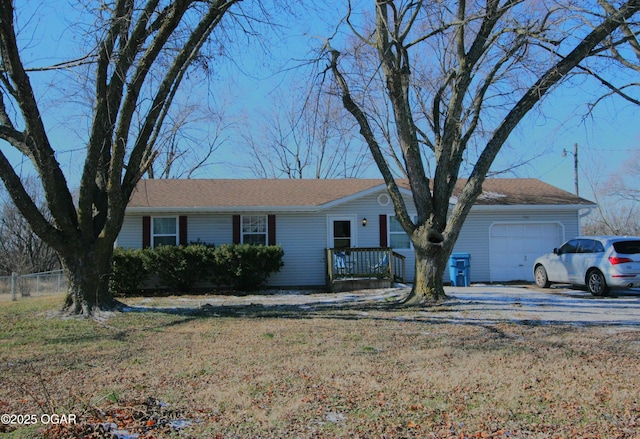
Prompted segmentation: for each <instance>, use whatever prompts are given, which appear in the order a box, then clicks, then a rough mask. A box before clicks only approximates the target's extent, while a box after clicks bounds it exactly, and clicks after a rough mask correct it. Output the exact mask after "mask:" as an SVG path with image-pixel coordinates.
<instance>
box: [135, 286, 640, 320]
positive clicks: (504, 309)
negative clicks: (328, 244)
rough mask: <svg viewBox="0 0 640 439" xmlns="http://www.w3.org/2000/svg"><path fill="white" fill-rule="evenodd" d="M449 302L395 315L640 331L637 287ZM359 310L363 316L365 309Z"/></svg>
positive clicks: (484, 292)
mask: <svg viewBox="0 0 640 439" xmlns="http://www.w3.org/2000/svg"><path fill="white" fill-rule="evenodd" d="M445 291H446V293H447V295H448V296H449V300H447V301H445V302H444V303H442V304H440V305H437V306H434V307H429V308H426V309H425V310H424V311H422V310H420V311H416V310H415V309H411V310H407V314H406V316H405V315H403V314H402V311H399V313H398V316H399V317H398V318H401V319H415V318H419V319H420V320H422V321H433V322H443V323H444V322H446V323H456V322H458V323H465V324H473V323H477V324H494V323H500V322H514V323H528V324H533V323H539V324H544V323H549V324H569V325H583V326H610V327H614V326H617V327H631V328H637V329H640V290H625V291H614V292H612V294H611V295H610V296H609V297H594V296H592V295H590V294H589V293H587V292H586V291H581V290H576V289H571V288H567V287H558V286H556V287H553V288H550V289H539V288H537V287H535V286H530V285H526V286H499V285H498V286H497V285H481V284H479V285H472V286H471V287H445ZM407 292H408V287H406V286H399V287H398V288H393V289H383V290H362V291H355V292H348V293H335V294H330V293H322V294H309V293H308V292H300V291H298V292H295V291H271V292H270V294H262V295H248V296H190V297H177V298H172V299H168V298H167V299H168V300H162V301H161V303H158V301H157V299H143V300H141V301H139V302H137V303H136V304H135V305H133V306H131V307H130V309H131V310H132V311H134V310H136V309H137V310H142V309H146V308H148V307H151V308H157V307H158V306H160V307H162V308H165V309H167V308H173V309H181V308H182V309H185V308H190V309H193V308H205V309H206V308H210V309H213V308H218V307H243V306H251V305H253V306H264V307H269V306H274V307H275V306H280V305H296V306H299V307H300V308H301V309H303V310H312V309H313V308H315V307H318V306H322V307H326V306H327V305H331V304H332V303H335V304H336V305H338V304H345V303H354V302H356V303H357V302H363V303H371V302H378V301H379V302H386V301H390V300H393V299H397V298H399V297H401V296H403V295H405V294H407ZM363 314H366V312H365V311H363Z"/></svg>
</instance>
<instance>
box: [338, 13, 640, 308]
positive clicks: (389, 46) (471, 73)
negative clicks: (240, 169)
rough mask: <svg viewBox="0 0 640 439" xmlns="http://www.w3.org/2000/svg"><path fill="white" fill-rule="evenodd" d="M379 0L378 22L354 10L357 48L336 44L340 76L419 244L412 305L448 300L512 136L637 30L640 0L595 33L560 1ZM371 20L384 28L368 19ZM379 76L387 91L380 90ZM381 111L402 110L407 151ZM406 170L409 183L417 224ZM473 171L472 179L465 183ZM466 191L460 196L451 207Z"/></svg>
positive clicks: (396, 114) (399, 117)
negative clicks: (446, 277)
mask: <svg viewBox="0 0 640 439" xmlns="http://www.w3.org/2000/svg"><path fill="white" fill-rule="evenodd" d="M371 3H372V11H371V13H370V14H368V15H367V14H362V13H360V11H358V13H357V14H356V13H355V11H353V10H352V9H351V6H352V4H351V2H349V11H348V13H347V15H346V17H345V20H344V22H345V23H347V24H348V25H349V26H350V28H351V30H352V31H353V34H354V35H355V36H356V37H357V40H356V41H357V44H355V45H353V46H352V47H355V48H354V49H353V50H350V51H349V52H345V53H341V52H339V51H338V50H337V49H335V48H334V47H332V46H331V45H332V42H331V41H329V42H327V46H326V47H327V54H328V59H329V66H328V71H331V72H332V73H333V77H334V78H335V81H336V82H337V84H338V86H339V89H340V95H341V98H342V103H343V105H344V107H345V108H346V109H347V110H348V111H349V112H350V113H351V114H352V115H353V117H354V118H355V119H356V120H357V122H358V124H359V127H360V133H361V135H362V136H363V138H364V139H365V141H366V142H367V144H368V146H369V149H370V150H371V154H372V155H373V158H374V160H375V162H376V164H377V166H378V168H379V169H380V171H381V173H382V175H383V177H384V179H385V182H386V184H387V188H388V190H389V194H390V196H391V199H392V201H393V204H394V207H395V210H396V215H397V218H398V220H399V222H400V224H401V225H402V227H403V228H404V230H405V231H406V232H407V234H408V235H409V237H410V239H411V241H412V243H413V245H414V248H415V253H416V278H415V283H414V285H413V289H412V291H411V294H410V295H409V296H408V298H407V303H411V304H413V303H424V302H425V301H432V300H440V299H442V298H444V297H445V294H444V288H443V284H442V278H443V274H444V270H445V269H446V266H447V260H448V258H449V256H450V254H451V251H452V249H453V245H454V243H455V241H456V239H457V238H458V235H459V232H460V230H461V228H462V224H463V222H464V220H465V219H466V217H467V215H468V213H469V211H470V209H471V207H472V205H473V203H474V202H475V200H476V199H477V197H478V196H479V195H480V194H481V192H482V184H483V182H484V180H485V178H486V175H487V173H488V172H489V171H490V168H491V166H492V164H493V162H494V160H495V158H496V155H497V154H498V152H499V151H500V149H501V148H502V146H503V145H504V143H505V142H506V140H507V138H508V137H509V135H510V134H511V132H512V131H513V130H514V128H515V127H516V126H517V125H518V124H519V123H520V121H521V120H522V119H523V118H524V116H525V115H526V114H527V113H528V112H529V111H530V110H531V109H532V108H533V107H534V106H535V105H536V104H537V103H538V102H539V101H540V100H541V99H542V98H543V97H544V96H545V95H546V94H548V93H549V92H550V91H551V90H552V89H553V88H554V86H556V85H558V84H559V83H561V82H562V81H563V80H564V79H566V78H567V76H568V75H569V74H570V73H571V72H572V71H574V69H575V68H576V66H578V65H579V64H580V63H581V62H582V61H583V60H584V59H585V58H587V57H589V56H590V55H594V54H595V53H597V51H598V49H600V48H601V47H602V46H601V43H602V42H603V41H604V40H605V39H606V38H607V37H608V36H609V35H611V34H612V33H613V32H615V31H616V29H617V28H618V27H619V26H621V25H623V24H626V23H628V22H627V20H628V19H629V18H630V17H632V16H633V15H634V14H635V13H636V12H637V11H638V10H639V9H640V0H629V1H626V2H624V3H623V4H621V5H620V6H619V7H617V8H614V10H612V11H609V12H606V13H603V14H601V18H600V21H599V22H598V23H597V25H595V26H594V27H593V28H587V27H585V26H581V25H580V23H581V21H580V16H579V15H575V14H578V13H579V11H578V12H575V11H574V12H573V14H567V12H568V11H567V10H565V8H563V7H562V4H560V5H556V4H555V3H554V2H550V1H547V2H543V1H526V0H503V1H501V0H486V1H485V2H469V3H468V2H466V1H465V0H457V1H456V0H441V1H437V2H429V1H408V0H407V1H405V0H397V1H394V0H372V1H371ZM367 16H372V17H373V18H372V21H373V23H371V21H367V22H364V23H363V21H362V20H363V18H362V17H367ZM571 26H573V27H574V28H573V29H572V30H571V33H569V32H568V31H567V30H566V29H568V28H569V27H571ZM343 51H344V50H343ZM363 59H364V61H363ZM377 75H379V76H380V77H381V78H382V84H383V87H381V88H377V89H372V87H371V84H373V83H374V82H375V78H376V76H377ZM380 100H383V101H382V102H383V104H381V103H380ZM372 103H375V104H376V105H377V106H378V107H380V105H384V106H388V107H389V108H390V109H391V112H392V117H391V118H390V122H389V126H390V127H391V128H393V142H394V143H395V144H396V145H397V147H396V149H395V151H397V152H396V153H395V154H391V153H390V152H389V151H388V150H387V149H385V148H383V147H382V145H383V144H384V135H383V134H381V133H380V129H379V126H380V124H376V123H375V122H374V121H373V118H372V114H375V112H374V111H371V110H370V109H371V105H373V104H372ZM381 139H383V140H381ZM394 166H399V167H401V169H402V173H403V174H405V175H406V176H407V178H408V180H409V185H410V188H411V192H412V194H413V202H414V204H415V207H416V209H417V213H418V217H417V221H415V222H414V221H413V219H412V218H411V217H410V215H409V213H408V209H407V205H406V204H405V202H404V200H403V198H402V196H401V193H400V190H399V189H398V184H397V183H396V180H395V178H394V170H393V167H394ZM462 172H464V174H468V178H466V180H464V181H461V180H459V176H460V174H461V173H462ZM456 186H460V191H459V193H458V195H457V202H456V203H455V205H454V206H453V207H452V208H450V207H449V206H450V202H451V201H450V200H451V199H452V198H451V197H452V195H453V191H454V188H455V187H456Z"/></svg>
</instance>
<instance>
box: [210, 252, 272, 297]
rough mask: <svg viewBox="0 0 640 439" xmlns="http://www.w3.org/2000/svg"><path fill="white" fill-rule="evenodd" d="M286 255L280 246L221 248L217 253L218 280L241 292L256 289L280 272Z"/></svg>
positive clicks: (216, 275) (216, 280)
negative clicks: (272, 275)
mask: <svg viewBox="0 0 640 439" xmlns="http://www.w3.org/2000/svg"><path fill="white" fill-rule="evenodd" d="M283 256H284V251H283V250H282V247H281V246H279V245H270V246H266V245H252V244H232V245H231V244H225V245H221V246H220V247H218V248H217V249H216V251H215V260H216V263H215V266H216V270H215V278H214V281H215V282H216V283H219V284H221V285H226V286H230V287H233V288H236V289H238V290H241V291H248V290H254V289H256V288H258V287H260V286H262V285H263V284H264V283H265V282H266V280H267V279H268V278H269V276H270V275H271V274H272V273H276V272H278V271H280V268H282V267H283V266H284V262H282V258H283Z"/></svg>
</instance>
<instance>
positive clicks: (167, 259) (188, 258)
mask: <svg viewBox="0 0 640 439" xmlns="http://www.w3.org/2000/svg"><path fill="white" fill-rule="evenodd" d="M214 252H215V249H214V248H213V247H212V246H210V245H206V244H200V243H196V244H192V245H187V246H182V245H177V246H176V245H163V246H160V247H156V248H154V249H153V250H148V251H146V252H145V253H144V255H145V258H144V259H145V267H146V269H147V270H148V271H149V272H150V273H153V274H156V275H157V276H158V277H159V278H160V280H161V282H162V286H163V287H167V288H170V289H171V290H173V291H174V292H176V293H186V292H189V291H191V290H192V289H193V287H194V286H195V285H196V284H197V283H199V282H203V281H206V280H207V279H209V278H210V277H211V273H212V272H213V271H214V263H215V256H214Z"/></svg>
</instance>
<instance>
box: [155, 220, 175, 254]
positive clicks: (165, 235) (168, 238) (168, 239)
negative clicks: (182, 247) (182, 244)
mask: <svg viewBox="0 0 640 439" xmlns="http://www.w3.org/2000/svg"><path fill="white" fill-rule="evenodd" d="M151 230H152V232H151V242H152V243H153V247H158V246H161V245H176V244H177V243H178V218H175V217H167V218H153V227H152V229H151Z"/></svg>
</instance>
